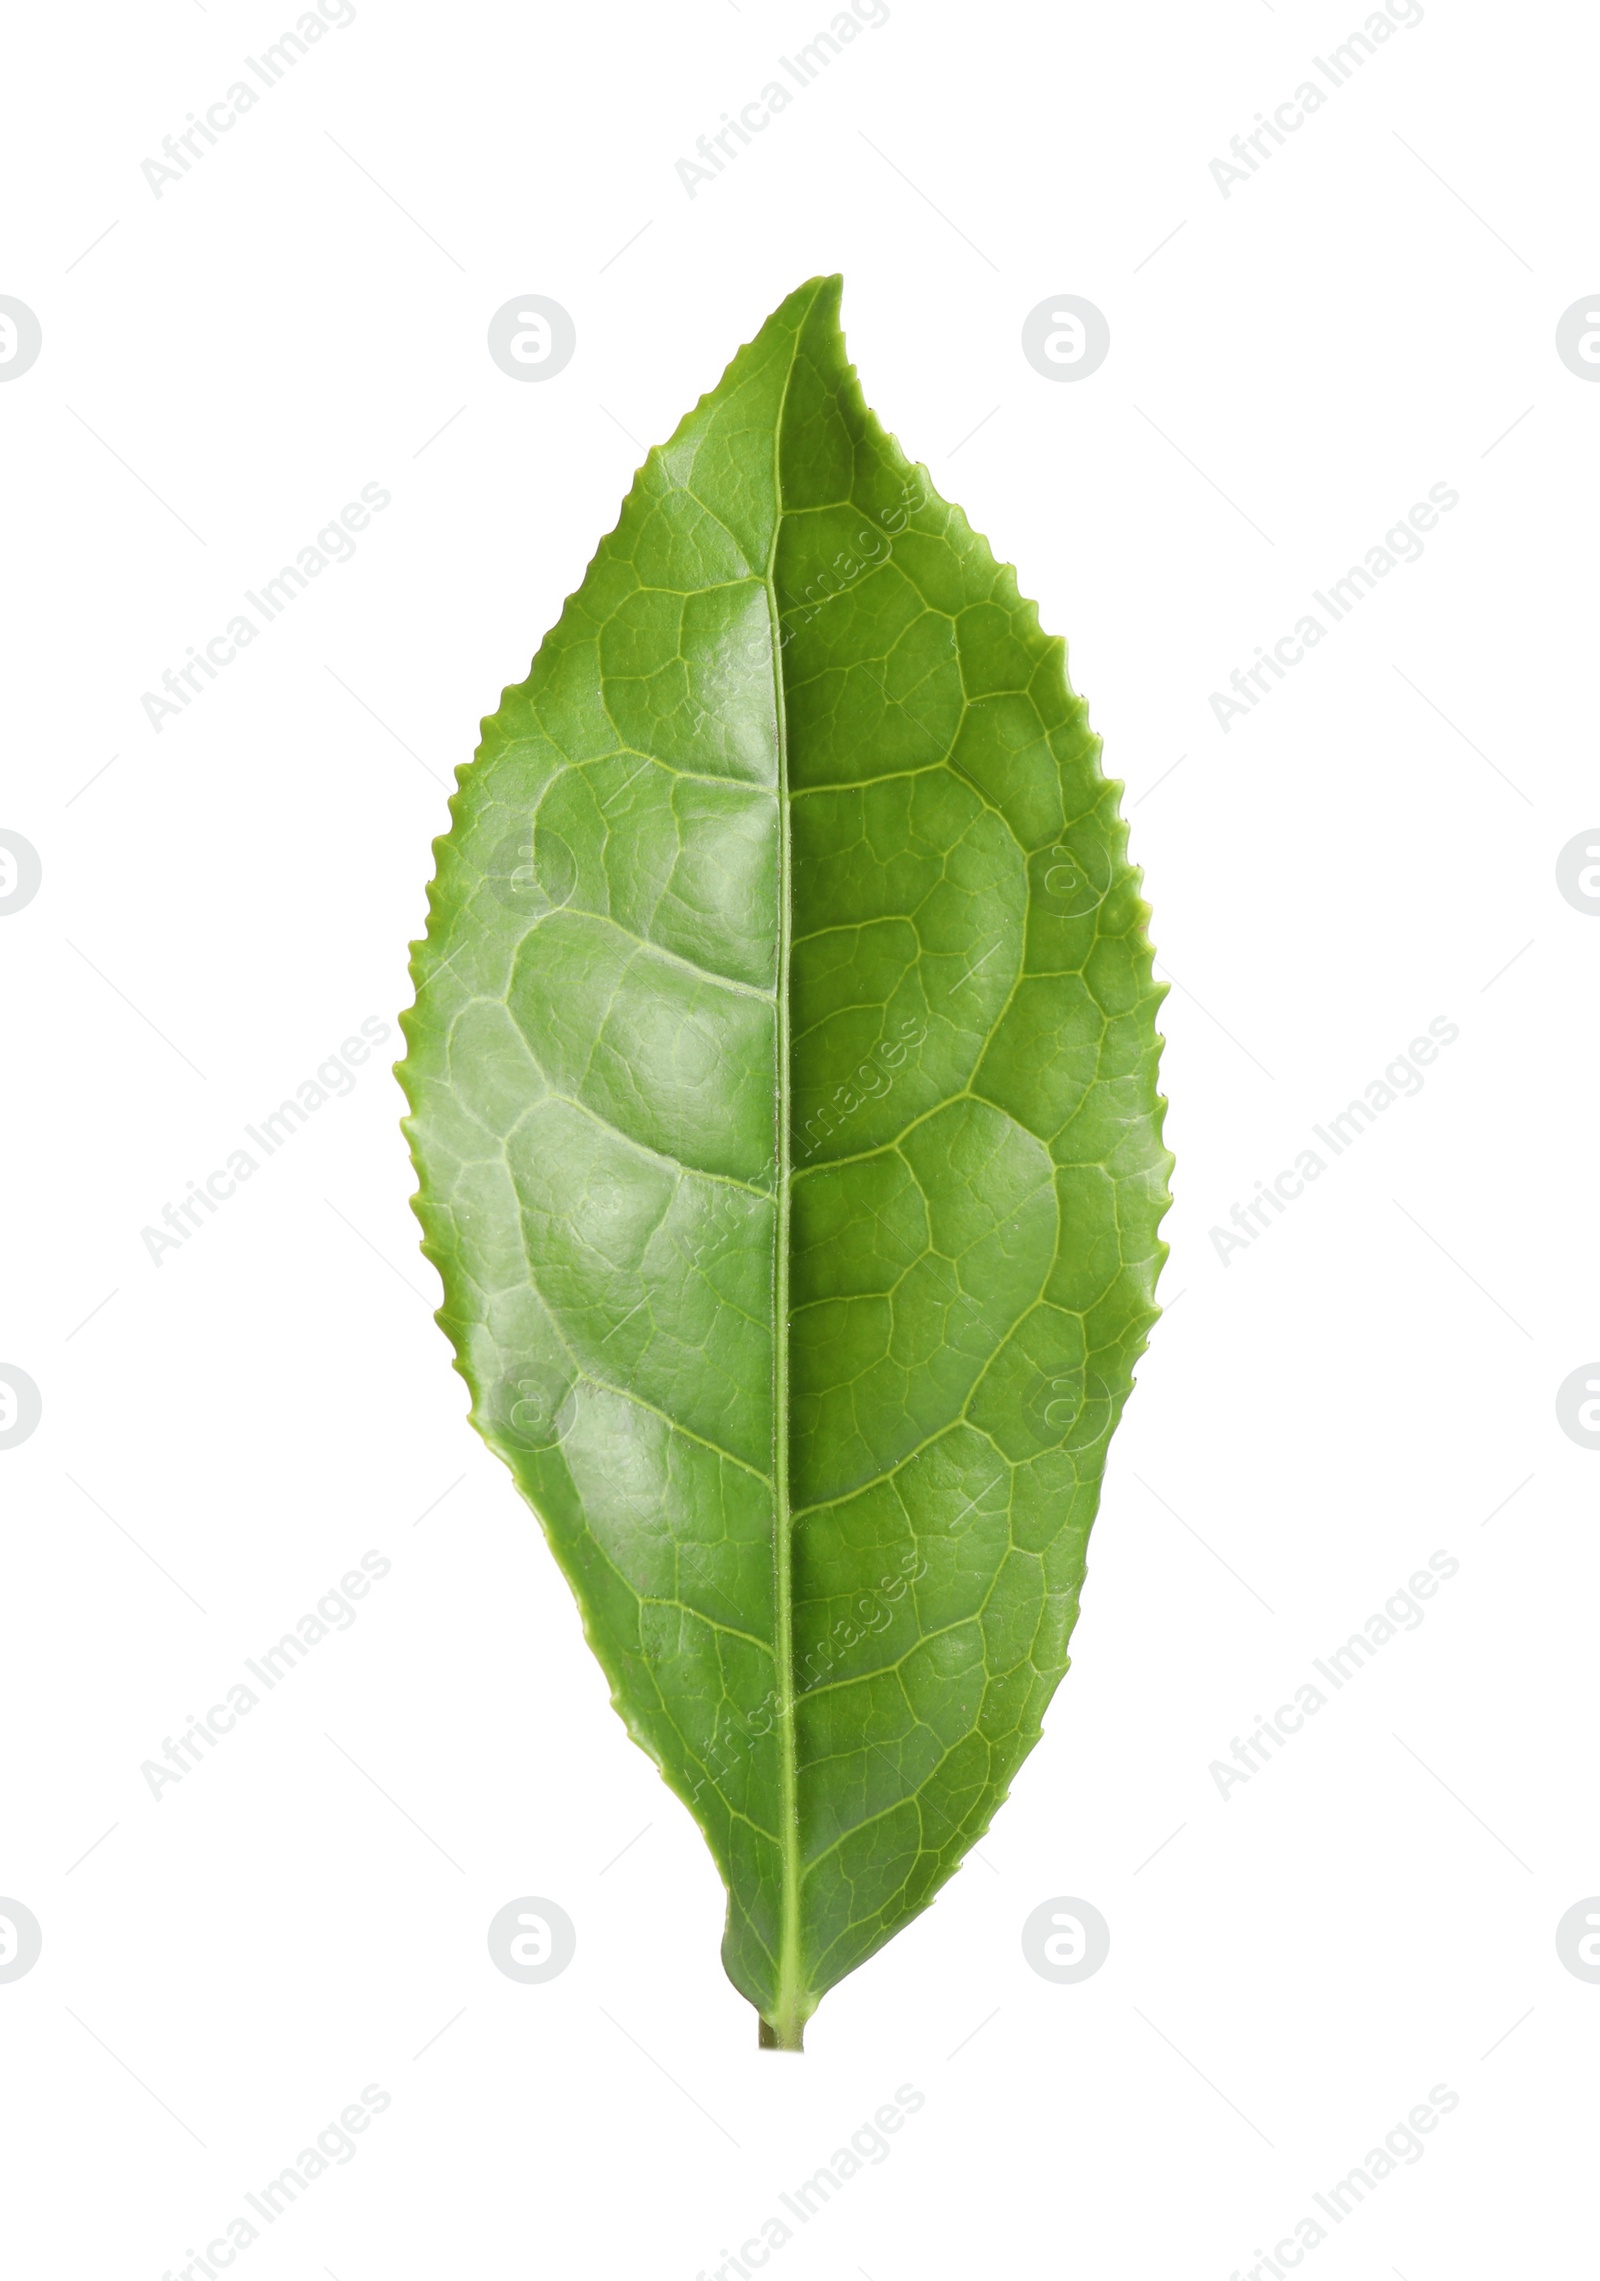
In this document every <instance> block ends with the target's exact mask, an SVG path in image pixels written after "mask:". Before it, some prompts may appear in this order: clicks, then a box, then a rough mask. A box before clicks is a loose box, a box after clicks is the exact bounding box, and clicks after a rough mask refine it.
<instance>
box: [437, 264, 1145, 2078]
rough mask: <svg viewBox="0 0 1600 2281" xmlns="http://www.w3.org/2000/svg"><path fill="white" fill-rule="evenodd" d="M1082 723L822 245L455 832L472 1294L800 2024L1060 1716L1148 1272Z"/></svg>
mask: <svg viewBox="0 0 1600 2281" xmlns="http://www.w3.org/2000/svg"><path fill="white" fill-rule="evenodd" d="M1098 753H1099V743H1098V739H1097V738H1096V737H1095V736H1094V735H1093V734H1092V733H1091V731H1090V729H1089V727H1088V725H1087V719H1086V711H1085V707H1084V705H1083V703H1082V701H1081V700H1080V699H1079V698H1077V697H1076V696H1074V695H1073V693H1072V691H1071V689H1070V687H1069V685H1068V682H1067V678H1066V667H1065V652H1064V649H1063V645H1062V644H1061V643H1060V642H1059V641H1058V640H1054V639H1051V638H1049V637H1047V636H1046V635H1044V634H1043V633H1041V631H1040V629H1039V625H1038V621H1037V616H1036V613H1035V611H1034V608H1033V606H1032V605H1031V604H1029V603H1026V602H1024V601H1022V600H1020V599H1019V597H1018V594H1017V589H1016V582H1015V578H1014V576H1013V573H1012V572H1011V571H1010V570H1009V569H1007V568H1005V567H1004V566H1002V565H1000V564H997V563H996V562H995V560H994V558H993V556H992V555H991V554H990V552H989V549H988V547H987V546H986V545H985V543H984V541H983V540H982V539H981V538H980V537H978V536H977V535H976V534H975V533H974V532H973V531H972V530H971V529H970V528H969V526H968V524H967V522H966V520H965V518H964V517H963V515H962V514H961V512H960V510H959V509H958V508H955V507H951V506H948V505H946V504H945V503H944V502H943V501H942V500H940V499H939V498H938V497H937V496H936V495H935V493H934V492H933V490H932V487H931V485H930V483H929V481H928V478H927V476H926V474H925V473H924V472H922V471H920V470H918V469H915V468H913V467H912V466H910V465H909V464H908V462H907V461H906V460H905V459H904V458H903V456H902V454H901V453H900V451H899V449H898V447H897V446H896V445H895V443H894V441H893V439H892V438H890V437H889V436H887V435H886V434H885V433H884V431H883V430H882V429H881V428H880V426H879V425H878V423H877V421H876V419H875V418H874V417H873V415H872V414H871V413H870V412H869V411H868V410H867V408H866V407H865V405H864V403H863V400H862V397H861V394H860V390H859V388H858V386H857V383H856V379H855V375H854V372H853V369H852V368H851V366H850V365H849V364H848V362H847V361H846V357H845V351H844V343H843V339H842V336H841V334H840V331H839V326H838V280H837V279H826V280H816V281H813V282H812V283H811V284H809V285H806V286H803V287H801V288H800V290H799V291H798V292H796V293H794V294H792V295H791V296H790V298H789V299H788V300H787V301H786V302H785V303H784V304H783V306H782V307H781V308H780V309H778V310H777V311H776V313H775V314H774V315H773V316H772V317H771V318H770V319H769V320H768V321H767V323H766V324H765V325H764V326H763V327H762V329H761V331H760V333H759V334H758V336H757V337H756V339H755V340H754V341H752V342H751V343H750V345H749V346H748V347H746V348H744V349H742V350H741V351H740V353H739V354H738V356H736V357H735V359H734V361H733V363H732V364H731V365H730V366H729V368H728V371H727V373H726V374H725V375H724V377H723V380H722V382H721V384H720V385H719V386H718V387H717V388H716V389H715V390H714V391H713V392H712V393H711V394H710V395H709V396H707V397H705V398H703V399H702V401H701V403H700V404H699V405H698V407H697V408H696V409H695V410H694V411H693V412H692V413H691V414H690V415H689V417H688V418H687V419H686V420H685V421H684V422H683V424H682V426H681V427H680V428H679V430H678V432H677V433H676V435H674V436H673V438H672V440H671V441H670V442H669V443H667V444H665V445H663V446H662V447H661V448H660V449H658V450H656V451H653V452H652V453H651V454H650V457H649V459H648V460H647V462H646V464H645V466H644V468H643V469H642V470H641V472H640V474H639V476H638V478H637V480H636V482H635V484H634V486H633V489H632V491H631V492H630V494H629V496H628V499H627V501H626V503H625V505H624V507H623V510H622V515H621V518H620V520H619V522H618V524H617V527H616V529H615V530H614V531H613V532H612V534H611V535H610V537H609V538H607V539H606V540H605V541H604V542H603V544H602V545H601V547H600V550H599V552H598V554H597V555H596V557H595V559H594V561H593V563H592V564H591V566H590V568H589V571H588V574H587V576H586V577H585V579H584V581H583V584H582V586H581V587H580V588H579V589H578V591H577V593H576V594H574V595H573V596H572V598H571V599H570V600H569V602H568V603H567V605H566V607H565V609H564V611H563V613H562V615H561V618H560V621H559V623H558V624H557V625H556V627H555V628H554V630H553V631H552V632H551V633H550V634H549V636H548V637H547V639H546V640H545V642H544V645H543V647H542V648H541V649H540V651H539V654H538V656H537V657H536V659H535V660H534V664H533V667H532V670H531V672H530V673H529V675H528V678H527V679H526V681H524V682H522V683H521V684H520V685H519V686H517V687H516V688H514V689H509V690H507V692H506V693H505V696H504V699H503V701H502V704H501V707H500V710H499V712H498V713H497V714H495V716H494V717H493V719H491V720H490V721H488V722H486V723H485V726H484V736H483V743H482V745H481V747H480V750H479V752H478V755H477V757H476V759H475V760H474V762H473V763H472V765H471V766H470V767H469V768H467V769H465V770H464V771H463V772H462V773H461V777H460V790H459V792H458V793H457V795H456V797H455V798H454V800H453V801H452V803H451V807H452V815H453V817H454V822H453V826H452V828H451V830H450V832H449V834H448V836H447V837H446V838H444V839H442V840H440V841H439V842H438V843H437V850H436V852H437V858H438V873H437V878H436V881H435V884H434V886H433V888H432V890H431V894H430V916H429V924H428V932H427V937H426V940H425V941H424V942H422V943H420V944H418V945H417V946H416V950H415V955H414V960H413V976H414V980H415V984H416V992H417V997H416V1005H415V1007H414V1009H413V1011H412V1013H411V1014H410V1016H409V1017H408V1018H407V1021H406V1025H405V1026H406V1036H407V1040H408V1047H409V1052H408V1058H407V1060H406V1062H405V1064H404V1065H403V1069H402V1080H403V1083H404V1084H405V1087H406V1092H407V1097H408V1099H409V1101H410V1103H411V1108H412V1114H411V1116H410V1118H409V1119H408V1121H407V1131H408V1135H409V1138H410V1141H411V1146H412V1151H413V1155H414V1158H415V1162H416V1165H417V1170H418V1173H419V1176H420V1181H421V1190H420V1195H419V1197H418V1202H417V1209H418V1212H419V1215H420V1217H421V1220H422V1223H423V1228H424V1231H425V1236H426V1242H425V1247H424V1248H425V1249H426V1252H427V1255H428V1257H429V1258H430V1259H431V1260H433V1262H434V1263H435V1265H436V1266H437V1267H438V1269H439V1272H440V1275H441V1277H442V1278H443V1282H444V1288H445V1294H446V1298H445V1304H444V1307H443V1309H442V1310H441V1312H440V1317H439V1319H440V1321H441V1323H442V1324H443V1326H444V1328H445V1330H446V1331H447V1332H448V1334H449V1336H450V1338H451V1340H452V1341H453V1343H454V1346H455V1350H456V1356H457V1361H458V1365H459V1367H460V1369H461V1370H462V1372H463V1373H464V1375H465V1377H466V1379H467V1382H468V1384H469V1386H470V1387H471V1390H472V1397H473V1406H472V1416H473V1422H474V1423H475V1424H476V1426H477V1427H478V1430H479V1431H480V1432H481V1433H482V1434H483V1436H484V1438H485V1440H486V1441H487V1442H488V1443H489V1445H490V1447H491V1448H493V1449H494V1450H495V1451H496V1452H497V1453H498V1454H499V1455H500V1456H501V1457H502V1458H504V1460H505V1462H506V1463H507V1464H508V1465H509V1466H510V1468H511V1470H512V1472H513V1474H514V1475H515V1477H516V1480H517V1483H518V1486H519V1487H520V1488H521V1490H522V1491H523V1493H524V1495H525V1496H526V1497H527V1499H528V1501H529V1502H530V1504H531V1505H532V1506H533V1507H534V1509H535V1510H536V1512H537V1513H538V1515H539V1518H540V1520H541V1522H542V1523H543V1526H544V1529H545V1531H546V1534H547V1536H548V1538H549V1541H550V1544H551V1546H552V1548H553V1550H554V1552H555V1554H556V1557H557V1559H558V1560H559V1561H560V1563H561V1565H562V1567H563V1569H564V1570H565V1572H566V1574H567V1577H568V1579H569V1581H570V1582H571V1584H572V1587H573V1590H574V1592H575V1593H576V1595H577V1598H578V1601H579V1604H580V1607H581V1609H582V1613H583V1620H584V1624H585V1628H586V1631H587V1635H588V1638H589V1640H590V1642H591V1644H592V1646H593V1648H594V1650H595V1653H596V1654H597V1655H598V1657H599V1659H600V1662H601V1664H602V1665H603V1667H604V1669H605V1672H606V1674H607V1677H608V1678H609V1680H610V1682H611V1688H612V1694H613V1700H614V1701H615V1703H616V1706H617V1708H618V1710H619V1711H620V1712H621V1714H622V1717H623V1718H624V1720H625V1721H626V1722H627V1725H628V1728H629V1730H630V1732H631V1733H632V1734H633V1736H634V1738H635V1740H636V1741H638V1742H639V1743H640V1744H641V1746H642V1747H643V1748H644V1749H645V1750H646V1751H648V1752H649V1754H650V1756H651V1757H652V1758H653V1759H654V1760H655V1761H656V1763H657V1764H658V1765H659V1766H660V1768H661V1770H662V1773H663V1774H664V1776H665V1777H666V1780H667V1781H668V1782H669V1783H670V1785H671V1786H672V1788H673V1789H674V1790H675V1791H676V1792H677V1793H678V1795H679V1796H680V1797H681V1798H683V1799H685V1800H686V1801H687V1802H688V1804H689V1805H690V1807H691V1809H692V1810H693V1812H694V1814H695V1816H696V1817H697V1819H698V1820H699V1822H700V1824H701V1826H702V1827H703V1829H704V1831H705V1834H706V1837H707V1840H708V1842H709V1844H710V1847H711V1851H712V1853H713V1855H714V1857H715V1860H716V1863H717V1866H718V1868H719V1869H720V1871H721V1873H722V1876H723V1879H724V1881H725V1883H726V1885H727V1888H728V1893H729V1907H728V1921H727V1930H726V1936H725V1939H724V1944H723V1957H724V1962H725V1964H726V1967H727V1970H728V1973H729V1975H730V1977H731V1978H732V1980H733V1981H734V1983H735V1985H736V1986H737V1987H738V1988H740V1989H741V1990H742V1991H743V1993H744V1994H745V1995H746V1996H748V1997H749V1999H750V2001H751V2002H752V2003H753V2004H754V2005H755V2006H756V2008H757V2010H758V2011H759V2012H760V2014H761V2015H762V2020H763V2023H764V2027H763V2038H764V2040H767V2041H772V2042H777V2043H780V2044H783V2045H786V2046H789V2047H798V2044H799V2041H800V2032H801V2029H802V2027H803V2024H804V2021H805V2019H806V2018H807V2016H808V2015H809V2014H810V2012H811V2011H812V2010H813V2009H814V2008H815V2005H816V2002H817V2000H818V1998H819V1997H820V1996H821V1994H822V1993H823V1992H824V1991H825V1990H826V1989H827V1988H828V1987H830V1986H831V1985H832V1984H833V1983H834V1982H836V1981H837V1980H839V1979H840V1978H841V1977H842V1976H843V1975H844V1974H845V1973H847V1972H850V1971H851V1970H853V1969H854V1967H855V1966H857V1965H858V1964H860V1963H861V1962H863V1960H864V1959H865V1958H867V1957H868V1956H870V1955H871V1954H872V1952H873V1951H874V1950H875V1949H876V1948H878V1947H880V1946H881V1945H882V1944H883V1942H884V1941H886V1940H888V1939H889V1938H890V1937H891V1936H892V1935H893V1934H894V1933H895V1932H896V1931H897V1930H898V1929H899V1928H900V1927H901V1926H902V1925H904V1924H905V1923H906V1922H907V1920H908V1919H909V1918H911V1917H912V1916H914V1915H915V1914H916V1913H917V1911H918V1910H920V1909H922V1908H923V1907H924V1906H926V1904H927V1902H928V1901H929V1900H930V1899H931V1897H932V1895H933V1894H934V1892H935V1891H936V1890H937V1888H938V1887H939V1886H940V1884H942V1883H943V1881H944V1880H945V1879H946V1878H947V1877H948V1876H949V1875H950V1874H951V1872H952V1871H953V1870H954V1869H955V1868H956V1867H957V1865H958V1864H959V1863H960V1861H961V1859H962V1857H963V1855H964V1854H965V1853H966V1851H967V1850H968V1849H969V1848H970V1846H971V1845H972V1844H973V1842H974V1841H975V1840H976V1839H977V1838H978V1837H979V1836H980V1835H981V1834H982V1832H983V1830H984V1829H985V1828H986V1827H987V1825H988V1822H989V1820H990V1817H991V1816H992V1815H993V1813H994V1811H995V1808H996V1806H997V1805H998V1804H999V1803H1000V1801H1001V1800H1002V1799H1003V1797H1004V1796H1005V1793H1006V1789H1007V1786H1008V1784H1009V1782H1010V1780H1011V1777H1012V1775H1013V1774H1014V1772H1015V1770H1016V1768H1017V1766H1018V1764H1019V1763H1020V1761H1021V1760H1022V1758H1023V1757H1024V1756H1025V1754H1026V1753H1027V1751H1028V1750H1029V1749H1030V1748H1031V1746H1032V1744H1033V1743H1034V1741H1035V1740H1036V1738H1037V1736H1038V1733H1039V1725H1040V1719H1041V1717H1042V1714H1043V1712H1044V1709H1045V1706H1046V1705H1047V1703H1048V1702H1049V1700H1050V1697H1051V1694H1052V1692H1053V1691H1054V1689H1055V1686H1056V1684H1057V1682H1058V1681H1059V1680H1060V1678H1061V1676H1062V1674H1063V1672H1064V1671H1065V1669H1066V1665H1067V1642H1068V1638H1069V1635H1070V1633H1071V1630H1072V1626H1073V1622H1074V1620H1075V1618H1076V1615H1077V1609H1078V1593H1079V1587H1080V1584H1081V1582H1082V1578H1083V1572H1084V1550H1085V1545H1086V1541H1087V1538H1088V1533H1089V1527H1090V1523H1091V1521H1092V1519H1093V1517H1094V1512H1095V1508H1096V1504H1097V1501H1098V1497H1099V1492H1100V1481H1101V1473H1102V1468H1103V1465H1104V1460H1105V1453H1106V1446H1107V1443H1108V1440H1109V1438H1110V1434H1111V1431H1112V1428H1113V1427H1114V1425H1115V1423H1116V1420H1117V1417H1118V1414H1119V1413H1120V1410H1121V1406H1122V1403H1123V1400H1124V1398H1125V1396H1126V1394H1127V1392H1128V1389H1129V1385H1130V1381H1131V1369H1132V1365H1133V1362H1134V1361H1135V1359H1136V1357H1137V1356H1138V1354H1139V1353H1140V1351H1141V1350H1142V1348H1143V1345H1144V1341H1145V1336H1146V1333H1147V1331H1148V1328H1149V1325H1150V1323H1151V1321H1152V1320H1153V1318H1154V1314H1155V1311H1156V1310H1155V1307H1154V1304H1153V1297H1152V1293H1153V1289H1154V1283H1155V1277H1156V1273H1157V1269H1158V1266H1159V1263H1160V1259H1161V1257H1162V1255H1163V1248H1164V1247H1163V1246H1162V1245H1161V1244H1160V1241H1159V1238H1158V1233H1157V1230H1158V1224H1159V1220H1160V1216H1161V1213H1162V1211H1163V1209H1164V1208H1165V1204H1166V1200H1167V1199H1166V1174H1167V1169H1168V1164H1169V1159H1168V1158H1167V1156H1166V1154H1165V1151H1164V1150H1163V1147H1162V1144H1161V1137H1160V1114H1161V1104H1160V1101H1159V1098H1158V1095H1157V1092H1156V1062H1157V1054H1158V1045H1159V1041H1158V1039H1157V1036H1156V1031H1155V1010H1156V1005H1157V1002H1158V999H1159V997H1160V990H1159V987H1158V986H1157V985H1155V984H1154V983H1153V981H1152V978H1151V964H1150V951H1149V947H1148V944H1147V943H1146V941H1145V937H1144V933H1143V922H1144V918H1145V916H1146V914H1145V911H1144V907H1143V905H1142V904H1141V903H1140V901H1139V899H1138V877H1137V874H1136V873H1135V872H1133V871H1132V870H1131V869H1130V868H1129V866H1128V864H1127V861H1126V858H1125V830H1124V827H1123V825H1122V824H1121V822H1120V821H1119V819H1118V816H1117V806H1116V799H1117V791H1118V789H1119V788H1118V787H1117V786H1116V785H1114V784H1112V783H1108V782H1107V781H1106V779H1105V778H1103V777H1102V775H1101V774H1100V770H1099V766H1098Z"/></svg>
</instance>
